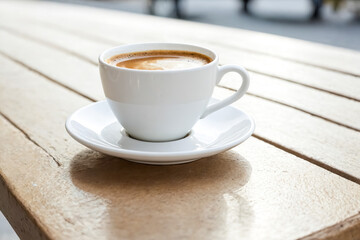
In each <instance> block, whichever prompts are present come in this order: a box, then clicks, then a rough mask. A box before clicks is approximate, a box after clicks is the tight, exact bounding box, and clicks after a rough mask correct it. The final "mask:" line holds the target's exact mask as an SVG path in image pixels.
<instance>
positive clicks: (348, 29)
mask: <svg viewBox="0 0 360 240" xmlns="http://www.w3.org/2000/svg"><path fill="white" fill-rule="evenodd" d="M49 1H54V2H63V3H69V4H80V5H87V6H92V7H100V8H106V9H113V10H120V11H127V12H133V13H140V14H153V15H156V16H160V17H170V18H180V19H182V20H186V21H196V22H202V23H209V24H216V25H222V26H227V27H234V28H241V29H247V30H253V31H258V32H265V33H271V34H276V35H281V36H286V37H291V38H297V39H302V40H307V41H312V42H318V43H323V44H328V45H333V46H338V47H344V48H350V49H354V50H358V51H360V0H327V1H325V0H245V1H244V0H49ZM244 3H245V4H244ZM246 3H247V4H246ZM176 6H177V7H176ZM245 6H246V7H245Z"/></svg>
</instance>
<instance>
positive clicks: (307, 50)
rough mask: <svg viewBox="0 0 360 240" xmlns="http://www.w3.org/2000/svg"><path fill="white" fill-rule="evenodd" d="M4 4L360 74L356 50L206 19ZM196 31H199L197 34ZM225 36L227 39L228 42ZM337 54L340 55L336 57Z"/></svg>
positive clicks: (16, 9)
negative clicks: (188, 19)
mask: <svg viewBox="0 0 360 240" xmlns="http://www.w3.org/2000/svg"><path fill="white" fill-rule="evenodd" d="M2 6H3V7H6V8H7V10H8V11H14V12H18V13H19V14H20V15H23V14H24V13H25V14H27V13H31V14H32V17H36V16H40V14H41V15H43V14H44V13H45V14H46V16H48V17H50V18H52V17H54V15H58V16H60V17H62V20H63V21H62V22H71V20H76V21H73V22H72V23H76V22H81V21H84V20H86V21H89V20H90V22H89V24H91V25H90V26H92V23H93V22H97V23H100V24H104V23H105V24H106V26H110V25H118V26H119V25H121V26H122V28H124V27H126V26H129V29H132V30H134V29H133V28H134V27H140V28H142V29H143V32H145V33H146V34H150V35H151V33H149V32H148V31H147V30H148V27H151V31H152V30H153V29H154V28H157V29H159V30H160V32H161V31H162V32H163V33H162V34H163V35H165V33H164V32H169V31H170V32H174V31H175V32H178V35H188V36H192V38H196V39H198V40H199V41H201V42H207V41H208V42H213V43H216V44H219V43H222V45H225V46H226V45H227V46H228V47H229V48H232V49H234V50H242V49H244V50H247V51H249V52H255V53H260V54H262V55H264V54H267V55H274V56H278V57H281V58H284V59H290V60H291V61H293V62H295V61H298V62H301V63H304V64H307V65H308V64H312V65H315V66H318V67H324V68H328V69H333V70H335V71H340V72H344V73H349V74H354V75H356V76H359V75H360V69H359V62H360V54H359V53H358V52H356V51H352V50H347V49H342V48H336V47H331V46H326V45H322V44H316V43H310V42H307V41H302V40H297V39H290V38H286V37H280V36H275V35H271V34H266V33H259V32H253V31H247V30H240V29H234V28H226V27H220V26H213V25H208V24H202V23H194V22H186V21H182V22H181V21H178V20H172V19H167V21H163V18H160V17H152V16H144V15H143V16H141V15H138V14H131V13H124V12H119V11H109V10H104V9H96V8H91V7H83V6H75V5H70V6H68V5H64V4H58V3H49V2H35V3H33V2H27V3H8V2H4V3H2ZM24 10H25V11H24ZM44 10H45V11H44ZM19 11H21V12H19ZM95 15H96V16H104V17H97V18H94V17H93V16H95ZM105 16H106V17H105ZM120 16H121V17H123V18H125V19H126V21H114V19H119V17H120ZM40 18H41V16H40ZM70 19H71V20H70ZM103 26H104V25H103ZM87 28H88V27H87ZM104 28H106V27H104ZM78 30H80V29H78ZM130 32H131V31H130ZM219 32H221V34H216V33H219ZM126 33H129V32H124V34H122V35H125V34H126ZM131 33H132V32H131ZM194 33H196V35H194ZM214 33H215V34H214ZM145 39H146V38H145ZM147 39H149V36H147ZM224 39H226V40H227V41H226V42H224V41H223V40H224ZM334 56H338V57H336V58H333V57H334Z"/></svg>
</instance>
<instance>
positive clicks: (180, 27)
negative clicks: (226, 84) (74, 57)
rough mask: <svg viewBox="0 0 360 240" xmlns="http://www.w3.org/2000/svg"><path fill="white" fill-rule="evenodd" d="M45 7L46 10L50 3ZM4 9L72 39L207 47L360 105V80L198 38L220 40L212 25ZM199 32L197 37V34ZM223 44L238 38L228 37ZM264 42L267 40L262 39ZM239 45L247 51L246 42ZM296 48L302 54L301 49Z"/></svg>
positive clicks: (57, 9) (79, 11) (79, 10)
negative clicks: (243, 45) (165, 42)
mask: <svg viewBox="0 0 360 240" xmlns="http://www.w3.org/2000/svg"><path fill="white" fill-rule="evenodd" d="M45 5H46V6H47V4H45ZM5 6H6V7H4V8H3V9H4V11H3V12H2V14H1V15H0V17H1V16H2V17H3V19H4V21H3V22H6V24H9V21H6V20H8V19H12V21H10V22H13V21H15V22H16V21H22V22H33V23H35V24H36V25H44V24H45V25H46V26H47V28H49V27H50V28H59V27H60V28H61V29H62V30H65V31H68V32H69V31H70V32H71V34H74V35H78V34H80V35H83V36H86V37H87V38H93V39H96V40H99V39H102V40H103V42H106V43H110V44H112V45H118V44H119V43H126V42H139V41H144V40H145V39H146V41H175V42H179V41H180V42H188V43H195V44H200V45H205V46H208V47H210V48H212V49H215V50H216V51H218V52H220V53H223V54H221V59H222V61H223V62H233V63H237V64H241V65H244V66H245V67H246V68H248V69H250V70H252V71H254V72H259V73H264V74H267V75H271V76H276V77H279V78H282V79H286V80H288V81H292V82H296V83H299V84H302V85H306V86H311V87H313V88H317V89H323V90H324V91H328V92H331V93H333V94H337V95H341V96H346V97H349V98H352V99H356V100H358V101H360V98H359V96H360V81H358V78H357V77H355V76H351V75H346V74H342V73H339V72H334V71H327V70H324V69H319V68H317V67H312V66H309V65H304V64H299V63H295V62H291V61H288V60H284V59H279V58H277V57H272V56H269V55H264V54H258V53H254V52H249V51H244V50H242V49H237V48H235V47H233V46H226V45H224V44H223V41H222V40H221V41H215V40H211V41H210V39H211V38H210V37H206V38H205V39H199V38H198V36H203V35H205V36H208V35H211V36H217V35H219V32H222V31H220V30H221V29H223V28H220V29H218V28H217V27H212V26H211V27H210V26H204V25H201V24H200V25H197V24H196V23H187V22H183V21H170V20H169V21H170V22H171V24H170V23H169V26H170V27H166V24H165V25H164V23H163V21H164V20H163V19H158V18H153V17H148V16H141V15H134V14H126V13H119V12H116V14H114V12H111V11H104V10H98V9H92V8H83V7H79V8H76V10H74V9H72V8H69V9H68V7H66V6H62V5H59V6H58V5H57V4H55V5H50V6H48V7H49V8H47V11H44V10H42V9H43V7H45V6H43V4H40V5H32V4H31V5H30V6H29V7H28V8H26V9H21V14H13V13H12V12H11V11H10V9H11V7H12V6H13V5H5ZM51 6H52V7H53V8H52V7H51ZM55 6H56V7H55ZM57 6H58V7H57ZM8 8H9V9H8ZM65 9H67V11H66V14H67V16H68V17H67V18H65V19H64V18H63V13H62V12H61V11H62V10H65ZM30 10H31V11H30ZM0 11H1V9H0ZM105 12H106V14H105ZM104 14H105V15H104ZM94 15H96V16H104V17H98V18H96V19H95V18H94V17H93V16H94ZM18 16H21V17H18ZM122 17H124V18H126V19H127V21H123V20H122ZM21 19H22V20H21ZM34 21H35V22H34ZM165 22H166V21H165ZM155 23H156V24H155ZM159 24H160V25H159ZM3 25H4V24H3ZM163 25H164V26H163ZM160 26H161V27H160ZM119 29H121V31H119ZM223 31H224V32H228V31H230V30H229V29H225V28H224V29H223ZM233 31H234V35H236V31H238V30H235V29H233ZM239 31H241V30H239ZM194 32H196V33H197V34H196V35H194V34H193V33H194ZM128 33H131V34H128ZM206 39H208V40H206ZM222 39H233V38H230V37H229V38H222ZM279 39H281V38H279ZM261 41H265V40H263V39H262V38H261ZM289 41H290V40H289ZM254 42H257V41H254ZM279 42H282V41H279ZM290 42H291V41H290ZM286 44H287V43H283V44H281V45H286ZM257 45H258V44H257ZM305 45H306V44H305ZM238 46H242V45H241V41H240V42H239V44H238ZM269 48H270V47H269ZM274 48H275V47H274ZM295 49H299V48H298V46H297V47H296V48H295ZM327 54H330V56H327V58H328V59H337V61H338V59H343V58H349V57H344V56H342V55H341V54H340V53H339V51H335V52H332V51H328V52H327ZM331 54H332V55H331ZM351 56H352V57H353V60H352V61H353V62H354V63H353V65H354V64H355V65H356V66H357V67H358V69H360V67H359V65H358V64H357V62H356V59H357V58H356V57H354V56H353V55H351ZM309 58H310V59H314V58H315V57H314V56H313V55H310V57H309ZM349 86H353V87H349Z"/></svg>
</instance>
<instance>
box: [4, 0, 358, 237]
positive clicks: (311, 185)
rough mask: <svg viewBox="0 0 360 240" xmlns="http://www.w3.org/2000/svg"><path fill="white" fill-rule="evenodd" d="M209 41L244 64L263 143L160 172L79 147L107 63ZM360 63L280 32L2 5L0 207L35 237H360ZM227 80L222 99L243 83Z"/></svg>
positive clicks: (246, 103) (244, 105)
mask: <svg viewBox="0 0 360 240" xmlns="http://www.w3.org/2000/svg"><path fill="white" fill-rule="evenodd" d="M145 41H170V42H186V43H193V44H200V45H203V46H206V47H209V48H211V49H213V50H215V51H216V52H218V53H219V54H220V61H221V63H222V64H227V63H233V64H240V65H243V66H244V67H246V68H247V69H248V70H249V71H250V74H251V81H252V82H251V86H250V89H249V92H248V94H247V95H246V96H245V97H244V98H243V99H241V100H240V101H238V102H237V103H235V104H233V105H234V106H235V107H238V108H240V109H243V110H245V111H246V112H248V113H249V114H250V115H252V116H253V117H254V118H255V120H256V123H257V128H256V131H255V134H254V135H253V137H251V138H250V139H249V140H247V141H246V142H245V143H243V144H241V145H239V146H237V147H235V148H233V149H232V150H229V151H227V152H224V153H222V154H218V155H216V156H213V157H209V158H206V159H202V160H199V161H196V162H193V163H190V164H183V165H177V166H164V167H159V166H149V165H141V164H135V163H131V162H127V161H125V160H122V159H118V158H114V157H110V156H105V155H103V154H100V153H97V152H94V151H92V150H89V149H87V148H86V147H84V146H82V145H80V144H79V143H77V142H75V141H74V140H73V139H72V138H71V137H70V136H69V135H68V134H67V133H66V131H65V128H64V122H65V120H66V118H67V117H68V116H69V115H70V114H71V113H72V112H74V111H75V110H77V109H78V108H80V107H82V106H84V105H87V104H90V103H91V102H93V101H98V100H100V99H103V98H104V96H103V92H102V87H101V83H100V80H99V74H98V67H97V56H98V55H99V53H100V52H102V51H103V50H104V49H106V48H109V47H111V46H115V45H120V44H124V43H134V42H145ZM359 76H360V54H359V53H358V52H354V51H350V50H345V49H340V48H333V47H329V46H324V45H319V44H314V43H308V42H304V41H300V40H294V39H288V38H283V37H278V36H273V35H268V34H262V33H256V32H251V31H244V30H238V29H231V28H224V27H217V26H211V25H205V24H198V23H193V22H185V21H178V20H170V19H164V18H156V17H150V16H142V15H135V14H129V13H122V12H115V11H109V10H100V9H94V8H89V7H81V6H75V5H65V4H57V3H49V2H32V1H29V2H15V1H10V2H4V1H2V2H0V112H1V116H0V132H1V134H0V209H1V211H3V213H4V215H5V216H6V217H7V219H8V220H9V222H10V223H11V224H12V226H13V227H14V228H15V230H16V232H17V233H18V235H19V236H20V237H21V238H23V239H47V238H50V239H267V240H269V239H298V238H300V239H360V212H359V211H360V185H359V184H360V156H359V155H360V133H359V131H360V103H359V101H360V78H359ZM238 84H239V83H238V80H237V76H232V75H231V74H230V75H229V76H227V78H226V80H225V81H223V82H222V85H221V86H219V87H217V88H216V90H215V92H214V97H216V98H224V97H226V96H228V95H230V94H232V93H233V91H234V89H236V88H237V86H238Z"/></svg>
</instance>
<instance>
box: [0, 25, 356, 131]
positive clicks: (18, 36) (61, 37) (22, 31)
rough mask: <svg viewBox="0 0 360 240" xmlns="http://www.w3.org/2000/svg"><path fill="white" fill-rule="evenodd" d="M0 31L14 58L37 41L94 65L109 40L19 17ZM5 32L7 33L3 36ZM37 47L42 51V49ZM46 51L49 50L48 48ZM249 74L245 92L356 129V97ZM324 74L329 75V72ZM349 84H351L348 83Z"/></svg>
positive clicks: (231, 81) (230, 82) (35, 47)
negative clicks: (94, 39) (248, 85)
mask: <svg viewBox="0 0 360 240" xmlns="http://www.w3.org/2000/svg"><path fill="white" fill-rule="evenodd" d="M9 26H11V27H9ZM0 29H1V24H0ZM0 31H1V30H0ZM2 33H3V35H4V34H5V36H3V37H4V39H3V41H4V44H3V48H2V51H3V52H5V53H6V54H10V53H12V52H13V51H16V52H17V53H18V54H15V55H13V54H11V55H12V56H13V57H14V58H16V59H18V60H21V59H22V58H23V57H24V56H23V54H22V53H21V51H26V55H27V56H31V55H32V54H34V53H35V52H38V51H39V50H38V49H39V46H40V45H41V46H40V49H44V48H45V49H47V48H53V49H56V50H61V51H63V52H68V53H71V54H74V55H76V56H77V57H78V58H80V59H83V60H85V61H89V62H90V63H93V64H95V65H97V55H98V54H99V52H102V51H103V50H104V49H106V48H109V47H111V46H112V45H111V44H107V43H104V42H101V43H99V42H94V41H92V40H89V39H87V38H86V37H79V36H74V34H70V33H63V32H60V31H59V30H54V29H52V28H49V27H47V28H46V27H41V26H39V25H34V24H33V25H31V24H30V25H29V24H28V23H26V22H25V21H20V22H18V23H17V24H14V21H11V23H7V24H6V27H3V30H2ZM6 33H8V34H6ZM6 36H7V37H8V38H7V39H6ZM9 41H10V42H13V44H11V45H8V44H6V42H9ZM32 43H35V44H32ZM74 43H75V44H74ZM24 45H28V46H29V47H27V48H26V49H24V47H21V46H24ZM44 45H45V46H44ZM11 47H12V48H11ZM14 49H15V50H14ZM17 49H18V51H17ZM40 51H42V52H44V50H40ZM48 51H50V52H52V51H51V50H48ZM45 52H46V50H45ZM220 53H221V55H222V56H232V55H233V54H231V53H228V52H220ZM28 58H29V59H30V57H28ZM221 62H222V63H223V64H226V63H233V64H234V63H238V60H237V59H236V57H231V58H229V59H228V60H227V61H223V60H222V59H221ZM251 75H252V76H251V77H252V84H251V86H250V90H249V93H252V94H254V95H256V96H259V97H262V98H266V99H269V100H273V101H276V102H280V103H283V104H285V105H290V106H292V107H295V108H298V109H299V110H302V111H305V112H307V113H310V114H313V115H316V116H319V117H321V118H326V119H327V120H330V121H333V122H334V123H336V124H339V125H342V126H345V127H349V128H352V129H355V130H358V131H360V121H359V120H358V117H359V115H360V104H358V102H357V101H355V100H351V101H348V99H346V98H343V97H339V96H337V95H333V94H329V93H327V92H319V91H317V90H315V89H312V88H308V87H305V86H302V85H298V84H293V83H289V82H288V81H284V80H282V79H277V78H274V77H269V76H266V75H262V74H257V73H251ZM236 77H237V76H236ZM327 77H328V78H331V77H332V76H327ZM227 78H228V77H227ZM322 79H323V78H322ZM339 81H340V80H339ZM237 82H239V81H236V80H234V79H233V78H228V80H227V81H226V82H222V83H221V85H223V86H227V87H230V88H233V89H235V88H237V85H240V82H239V84H236V83H237ZM355 83H356V84H357V83H358V84H359V88H358V89H356V88H355V89H356V91H358V92H359V95H360V81H356V82H355ZM350 84H351V85H352V83H350ZM304 96H306V97H304ZM339 108H344V111H339V110H338V109H339Z"/></svg>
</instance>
